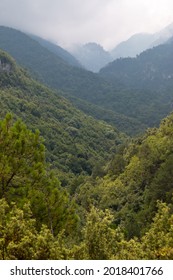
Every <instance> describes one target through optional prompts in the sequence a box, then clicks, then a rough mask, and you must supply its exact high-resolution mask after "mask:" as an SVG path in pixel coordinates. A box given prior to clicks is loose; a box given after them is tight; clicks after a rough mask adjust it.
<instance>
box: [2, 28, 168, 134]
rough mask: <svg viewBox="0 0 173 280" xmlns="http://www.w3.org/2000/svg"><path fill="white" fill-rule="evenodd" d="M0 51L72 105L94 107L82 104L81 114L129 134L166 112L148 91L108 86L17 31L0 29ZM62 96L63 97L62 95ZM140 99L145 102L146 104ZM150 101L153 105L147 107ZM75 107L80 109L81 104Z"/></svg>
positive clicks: (141, 129)
mask: <svg viewBox="0 0 173 280" xmlns="http://www.w3.org/2000/svg"><path fill="white" fill-rule="evenodd" d="M0 48H2V49H4V50H6V51H7V52H9V53H10V54H11V55H12V56H13V57H14V58H15V59H16V61H17V62H18V63H20V64H21V65H22V66H24V67H26V68H27V69H29V70H30V72H31V73H32V75H33V76H34V77H37V79H39V80H40V81H42V82H44V83H45V84H47V85H49V86H51V87H52V88H56V89H61V90H63V91H66V94H65V96H66V97H68V98H70V99H71V97H75V98H73V104H74V105H77V106H79V104H83V102H82V103H81V102H80V100H85V101H87V102H88V103H92V104H94V105H97V106H95V107H94V110H91V109H90V104H88V105H87V103H85V110H84V111H85V112H86V111H90V114H91V116H94V117H95V118H97V119H101V120H106V121H109V123H110V124H113V125H115V126H116V127H117V128H118V129H119V130H121V131H123V132H125V133H128V134H129V135H134V134H135V133H140V132H141V131H144V129H145V128H146V127H147V126H151V125H156V124H157V125H158V124H159V122H160V120H161V119H162V118H163V117H164V116H166V115H167V113H168V112H169V111H170V104H165V102H164V103H162V100H160V99H159V100H158V101H156V99H155V95H154V96H153V97H151V94H150V93H148V92H145V93H144V92H142V91H139V90H131V89H130V88H128V89H127V88H125V89H124V86H123V84H122V82H119V81H118V79H117V80H116V86H115V85H112V83H110V82H107V81H105V80H104V79H103V78H102V77H99V76H98V75H97V74H94V73H92V72H89V71H86V70H84V69H80V68H77V67H72V66H71V65H69V64H68V63H67V62H65V61H64V60H62V58H60V57H59V56H57V55H56V54H55V53H52V52H50V51H49V50H48V49H46V48H45V47H43V46H41V45H40V44H39V43H38V42H36V41H35V40H33V39H31V38H30V37H29V36H27V35H25V34H24V33H22V32H19V31H17V30H14V29H10V28H6V27H0ZM114 82H115V81H114ZM62 94H63V95H64V93H63V92H62ZM76 98H79V99H80V100H77V99H76ZM144 99H148V103H147V104H146V105H145V104H144V102H143V100H144ZM150 100H151V101H153V102H151V103H150V104H149V102H150ZM168 103H169V102H168ZM148 105H149V106H148ZM157 106H159V110H158V107H157ZM87 107H89V108H87ZM79 108H80V109H82V108H83V105H80V106H79ZM112 116H113V117H112ZM110 120H111V121H110ZM114 120H115V121H114ZM134 127H135V130H134Z"/></svg>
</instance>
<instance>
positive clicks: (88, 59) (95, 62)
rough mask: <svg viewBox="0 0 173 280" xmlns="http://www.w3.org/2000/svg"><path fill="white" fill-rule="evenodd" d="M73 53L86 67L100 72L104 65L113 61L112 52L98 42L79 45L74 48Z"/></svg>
mask: <svg viewBox="0 0 173 280" xmlns="http://www.w3.org/2000/svg"><path fill="white" fill-rule="evenodd" d="M72 53H73V55H74V56H75V57H76V58H77V60H79V61H80V63H81V64H82V65H83V66H84V67H85V69H87V70H90V71H93V72H98V71H99V70H100V69H101V68H102V67H103V66H105V65H106V64H108V63H109V62H110V61H112V57H111V55H110V53H109V52H107V51H105V50H104V49H103V47H102V46H101V45H99V44H96V43H88V44H85V45H80V46H79V45H78V46H76V47H75V48H74V49H73V51H72Z"/></svg>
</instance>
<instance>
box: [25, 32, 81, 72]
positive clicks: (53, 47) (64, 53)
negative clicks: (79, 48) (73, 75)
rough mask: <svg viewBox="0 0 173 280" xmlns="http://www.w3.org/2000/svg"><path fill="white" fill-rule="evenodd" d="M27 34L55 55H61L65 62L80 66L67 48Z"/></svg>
mask: <svg viewBox="0 0 173 280" xmlns="http://www.w3.org/2000/svg"><path fill="white" fill-rule="evenodd" d="M28 35H29V36H30V37H31V38H33V39H34V40H35V41H37V42H38V43H39V44H40V45H41V46H43V47H45V48H46V49H48V50H49V51H51V52H52V53H54V54H56V55H57V56H59V57H61V58H62V59H63V60H64V61H65V62H67V63H68V64H70V65H71V66H76V67H82V66H81V64H80V63H79V62H78V61H77V59H75V57H74V56H73V55H71V54H70V53H69V52H68V51H67V50H65V49H63V48H61V47H60V46H58V45H56V44H54V43H52V42H49V41H47V40H45V39H43V38H40V37H38V36H35V35H31V34H28Z"/></svg>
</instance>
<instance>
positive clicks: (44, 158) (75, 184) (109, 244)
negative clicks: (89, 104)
mask: <svg viewBox="0 0 173 280" xmlns="http://www.w3.org/2000/svg"><path fill="white" fill-rule="evenodd" d="M0 106H1V112H0V119H1V120H0V174H1V176H0V213H1V216H0V228H1V241H2V242H1V243H0V259H1V260H42V259H44V260H118V259H120V260H124V259H127V260H135V259H136V260H139V259H140V260H151V259H152V260H172V258H173V250H172V244H173V234H172V233H173V229H172V221H173V214H172V213H173V207H172V194H173V184H172V173H173V171H172V164H173V142H172V137H173V114H171V115H170V116H169V117H167V118H165V119H164V120H162V122H161V124H160V126H159V128H153V129H148V130H147V132H146V133H145V134H144V135H143V136H141V137H138V138H135V139H131V140H130V139H128V138H126V137H125V135H122V134H121V133H119V132H118V131H117V130H115V129H114V128H113V127H112V126H110V125H108V124H106V123H104V122H99V121H96V120H95V119H93V118H92V117H88V116H87V115H85V114H83V113H82V112H81V111H79V110H77V109H76V108H75V107H74V106H73V105H72V104H71V103H70V102H69V101H68V100H66V99H65V98H63V97H62V96H60V95H59V92H55V91H53V90H51V89H49V88H47V87H45V86H43V85H42V84H40V83H38V82H37V81H34V80H33V79H31V78H30V76H29V75H28V73H27V72H26V71H25V70H23V69H22V68H20V67H19V66H17V64H16V62H15V61H14V59H12V58H11V57H10V56H9V55H8V54H6V53H5V52H4V51H0ZM91 109H92V108H91ZM9 113H12V114H13V117H12V116H11V114H9ZM5 115H6V116H5ZM19 117H20V118H21V119H22V120H19V119H18V118H19ZM23 121H24V122H25V123H26V124H27V127H26V125H25V123H24V122H23ZM38 129H39V130H40V132H41V135H40V134H39V132H38ZM43 137H44V138H45V140H44V139H43ZM44 144H45V145H46V147H45V146H44ZM45 152H46V153H45ZM57 174H58V178H57ZM90 175H91V176H90ZM68 176H70V178H68ZM60 180H61V181H60ZM160 272H161V269H160V270H159V273H160Z"/></svg>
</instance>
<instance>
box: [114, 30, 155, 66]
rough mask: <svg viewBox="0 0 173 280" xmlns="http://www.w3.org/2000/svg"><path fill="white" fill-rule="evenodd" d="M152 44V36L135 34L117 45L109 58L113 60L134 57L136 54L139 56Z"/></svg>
mask: <svg viewBox="0 0 173 280" xmlns="http://www.w3.org/2000/svg"><path fill="white" fill-rule="evenodd" d="M152 43H153V35H152V34H147V33H146V34H145V33H139V34H135V35H133V36H132V37H130V38H129V39H128V40H126V41H124V42H121V43H120V44H118V45H117V46H116V47H115V48H114V49H113V50H112V51H111V56H112V57H113V58H114V60H115V59H117V58H120V57H135V56H136V55H137V54H140V53H141V52H142V51H144V50H146V49H148V48H149V47H150V46H151V44H152Z"/></svg>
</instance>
